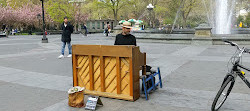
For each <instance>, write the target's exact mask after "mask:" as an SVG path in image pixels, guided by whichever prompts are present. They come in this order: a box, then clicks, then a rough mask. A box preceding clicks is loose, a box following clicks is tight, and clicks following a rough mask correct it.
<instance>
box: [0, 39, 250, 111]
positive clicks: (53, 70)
mask: <svg viewBox="0 0 250 111" xmlns="http://www.w3.org/2000/svg"><path fill="white" fill-rule="evenodd" d="M41 38H42V37H41V36H36V35H31V36H10V37H9V38H0V89H1V91H0V100H1V101H0V111H17V110H18V111H37V110H42V111H84V108H72V107H69V106H68V105H67V102H68V99H67V97H68V95H67V90H68V89H69V88H70V87H71V86H72V61H71V58H63V59H57V56H59V55H60V47H61V42H60V35H49V36H48V39H49V43H41ZM137 42H138V46H140V50H141V52H146V53H147V64H149V65H151V66H153V68H155V69H156V67H160V69H161V74H162V78H163V88H159V89H158V90H157V91H156V92H154V93H152V94H150V96H149V100H148V101H146V100H145V98H143V97H141V98H140V99H138V100H137V101H135V102H130V101H124V100H117V99H110V98H103V97H102V98H101V100H102V102H103V104H104V106H103V107H98V110H100V111H117V110H119V111H210V107H211V103H212V101H213V98H214V97H215V94H216V93H217V91H218V90H219V87H220V85H221V82H222V80H223V77H224V76H225V74H226V72H227V70H228V69H227V63H228V60H229V58H230V57H231V56H232V55H233V53H234V52H235V48H233V47H231V46H228V45H213V46H212V45H181V44H166V43H164V42H159V43H158V42H156V41H153V40H150V39H147V40H142V39H140V40H138V41H137ZM113 43H114V38H113V37H104V35H102V34H91V35H89V36H88V37H84V36H82V35H80V34H79V35H78V34H76V35H72V44H95V45H113ZM248 47H250V46H248ZM66 52H67V48H66ZM66 54H67V53H66ZM243 61H244V62H243V64H245V65H246V66H249V67H250V55H244V58H243ZM229 66H230V65H229ZM246 74H247V76H248V77H250V74H248V73H246ZM249 94H250V89H249V88H248V87H247V86H246V85H245V84H244V83H243V82H242V81H241V80H240V79H239V78H237V80H236V83H235V87H234V88H233V91H232V93H231V94H230V96H229V97H228V99H227V101H226V102H225V104H224V105H223V106H222V108H221V110H220V111H249V109H250V106H249V104H250V95H249ZM85 98H87V96H86V97H85ZM85 102H86V101H85Z"/></svg>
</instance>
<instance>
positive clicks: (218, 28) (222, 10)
mask: <svg viewBox="0 0 250 111" xmlns="http://www.w3.org/2000/svg"><path fill="white" fill-rule="evenodd" d="M215 8H216V12H215V34H231V29H232V28H231V27H232V17H233V13H234V9H235V0H216V7H215Z"/></svg>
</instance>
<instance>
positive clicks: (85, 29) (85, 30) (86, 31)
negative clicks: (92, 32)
mask: <svg viewBox="0 0 250 111" xmlns="http://www.w3.org/2000/svg"><path fill="white" fill-rule="evenodd" d="M83 29H84V36H87V33H88V29H87V26H86V25H85V24H83Z"/></svg>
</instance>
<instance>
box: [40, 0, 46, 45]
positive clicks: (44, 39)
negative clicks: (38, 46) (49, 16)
mask: <svg viewBox="0 0 250 111" xmlns="http://www.w3.org/2000/svg"><path fill="white" fill-rule="evenodd" d="M40 1H42V13H43V38H42V43H48V38H47V37H46V34H45V20H44V5H43V1H44V0H40Z"/></svg>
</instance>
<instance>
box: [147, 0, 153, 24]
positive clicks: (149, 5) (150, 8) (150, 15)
mask: <svg viewBox="0 0 250 111" xmlns="http://www.w3.org/2000/svg"><path fill="white" fill-rule="evenodd" d="M147 9H148V10H149V25H150V28H152V20H151V18H152V14H151V13H152V10H153V9H154V6H153V5H152V4H151V3H150V4H148V6H147Z"/></svg>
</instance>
